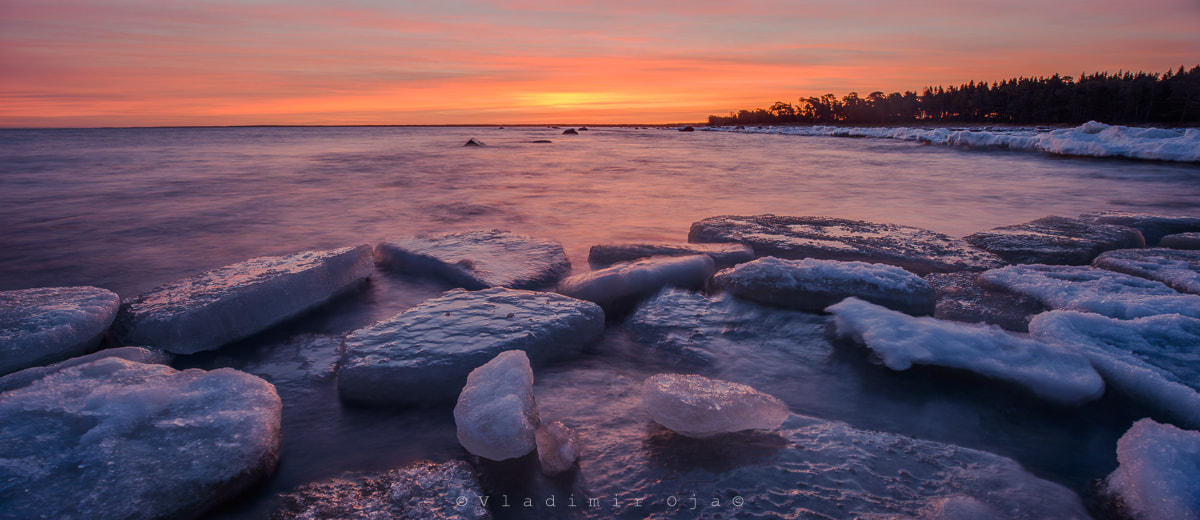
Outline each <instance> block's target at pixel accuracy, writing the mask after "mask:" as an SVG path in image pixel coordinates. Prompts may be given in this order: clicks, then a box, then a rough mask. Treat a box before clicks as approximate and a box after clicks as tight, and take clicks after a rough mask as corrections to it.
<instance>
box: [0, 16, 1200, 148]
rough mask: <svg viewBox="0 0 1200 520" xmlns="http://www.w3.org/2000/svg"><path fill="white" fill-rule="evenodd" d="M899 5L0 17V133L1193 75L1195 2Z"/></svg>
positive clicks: (627, 119) (485, 113)
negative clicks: (1126, 73)
mask: <svg viewBox="0 0 1200 520" xmlns="http://www.w3.org/2000/svg"><path fill="white" fill-rule="evenodd" d="M426 4H428V5H426ZM434 4H436V5H434ZM912 4H913V3H911V2H896V1H891V0H888V1H883V0H836V1H821V2H811V1H795V0H790V1H788V0H742V1H737V2H733V1H728V0H726V1H723V2H712V1H708V0H688V1H681V0H680V1H676V0H670V1H657V2H656V1H652V0H651V1H646V0H640V1H632V0H605V1H602V2H601V1H591V0H556V1H554V2H533V1H529V0H525V1H514V2H502V1H487V0H439V1H437V2H410V1H403V0H399V1H398V0H349V1H338V2H332V1H323V0H288V1H284V0H240V1H239V0H189V1H176V0H0V126H5V127H46V126H59V127H62V126H68V127H81V126H82V127H91V126H160V125H245V124H470V123H479V124H517V123H591V124H597V123H665V122H694V121H702V120H704V119H705V118H706V117H707V115H708V114H725V113H728V112H730V111H734V110H738V109H741V108H754V107H765V106H769V105H770V104H771V103H772V102H774V101H787V102H795V101H796V98H798V97H800V96H815V95H821V94H824V93H827V92H831V93H835V94H837V95H838V96H839V97H840V96H842V95H844V94H845V93H847V92H850V91H857V92H859V93H861V94H862V95H866V94H868V93H870V92H872V91H875V90H882V91H885V92H893V91H903V90H919V89H921V88H922V87H924V86H926V85H950V84H960V83H966V82H967V81H970V80H975V81H980V80H983V81H997V80H1000V79H1005V78H1009V77H1014V76H1021V75H1026V76H1037V75H1050V74H1054V73H1062V74H1065V75H1078V74H1080V73H1082V72H1098V71H1108V72H1116V71H1117V70H1144V71H1148V72H1163V71H1166V70H1167V69H1174V68H1177V67H1179V66H1180V65H1184V66H1187V67H1189V68H1190V67H1192V66H1195V65H1198V64H1200V0H1137V1H1133V0H1129V1H1119V2H1118V1H1112V0H1066V1H1057V0H1050V1H1047V0H1037V1H1030V0H1008V1H994V0H936V1H931V2H921V3H917V4H916V5H912Z"/></svg>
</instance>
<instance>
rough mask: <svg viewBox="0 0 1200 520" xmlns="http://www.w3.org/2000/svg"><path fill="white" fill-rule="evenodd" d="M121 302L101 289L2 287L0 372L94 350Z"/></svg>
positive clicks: (0, 297)
mask: <svg viewBox="0 0 1200 520" xmlns="http://www.w3.org/2000/svg"><path fill="white" fill-rule="evenodd" d="M120 304H121V300H120V298H119V297H117V295H116V293H113V292H112V291H109V290H106V289H101V288H99V287H44V288H37V289H21V290H17V291H0V376H2V375H4V374H8V373H10V372H16V371H18V370H21V369H25V368H29V367H35V366H41V365H46V364H49V363H53V362H55V361H61V360H64V359H69V358H72V357H75V356H79V355H82V354H86V353H87V352H89V351H91V350H93V349H95V348H96V347H97V346H98V345H100V340H102V339H103V338H104V335H105V334H106V333H107V332H108V328H109V326H110V325H112V322H113V319H114V318H115V317H116V315H117V309H118V308H119V306H120Z"/></svg>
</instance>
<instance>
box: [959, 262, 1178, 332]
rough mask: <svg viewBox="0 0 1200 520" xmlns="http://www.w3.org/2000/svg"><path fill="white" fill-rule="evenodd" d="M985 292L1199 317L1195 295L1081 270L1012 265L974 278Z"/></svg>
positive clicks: (1103, 310)
mask: <svg viewBox="0 0 1200 520" xmlns="http://www.w3.org/2000/svg"><path fill="white" fill-rule="evenodd" d="M979 282H980V283H981V284H982V285H983V286H984V287H987V288H991V289H998V290H1006V291H1011V292H1015V293H1018V294H1023V295H1026V296H1029V297H1031V298H1036V299H1037V300H1038V301H1040V302H1042V303H1043V304H1045V305H1046V306H1048V307H1050V308H1053V309H1063V310H1077V311H1085V312H1094V313H1097V314H1103V315H1105V316H1109V317H1113V318H1120V319H1131V318H1140V317H1143V316H1153V315H1155V314H1172V313H1178V314H1182V315H1184V316H1191V317H1194V318H1200V295H1195V294H1180V293H1179V292H1177V291H1175V290H1174V289H1172V288H1170V287H1167V286H1166V285H1163V284H1162V283H1160V282H1155V281H1153V280H1147V279H1145V278H1139V277H1137V276H1131V275H1127V274H1123V273H1117V272H1113V271H1109V270H1106V269H1096V268H1093V267H1087V266H1051V265H1014V266H1009V267H1004V268H1000V269H993V270H991V271H986V272H983V273H980V274H979Z"/></svg>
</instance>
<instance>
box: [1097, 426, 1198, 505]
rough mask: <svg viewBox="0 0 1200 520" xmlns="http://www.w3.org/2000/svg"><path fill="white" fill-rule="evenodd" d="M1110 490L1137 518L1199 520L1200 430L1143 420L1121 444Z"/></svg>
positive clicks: (1111, 478)
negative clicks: (1182, 428)
mask: <svg viewBox="0 0 1200 520" xmlns="http://www.w3.org/2000/svg"><path fill="white" fill-rule="evenodd" d="M1117 460H1118V461H1119V462H1120V464H1121V465H1120V466H1119V467H1117V470H1116V471H1114V472H1112V474H1111V475H1109V476H1108V478H1107V479H1106V480H1105V483H1104V484H1105V488H1106V491H1108V492H1109V493H1110V494H1112V495H1113V498H1115V499H1116V500H1118V501H1119V503H1120V504H1121V505H1122V506H1123V508H1124V509H1125V510H1126V511H1127V512H1128V513H1129V515H1130V516H1131V517H1132V518H1135V519H1137V520H1197V519H1200V432H1198V431H1193V430H1181V429H1179V428H1176V427H1174V426H1171V425H1169V424H1159V423H1156V422H1154V421H1153V420H1151V419H1142V420H1140V421H1138V422H1136V423H1134V424H1133V427H1131V428H1129V431H1128V432H1126V433H1125V435H1124V436H1122V437H1121V440H1120V441H1117Z"/></svg>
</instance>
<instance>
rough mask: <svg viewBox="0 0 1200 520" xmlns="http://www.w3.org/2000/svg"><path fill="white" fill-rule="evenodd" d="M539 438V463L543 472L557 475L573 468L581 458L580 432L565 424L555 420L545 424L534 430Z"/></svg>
mask: <svg viewBox="0 0 1200 520" xmlns="http://www.w3.org/2000/svg"><path fill="white" fill-rule="evenodd" d="M534 435H535V437H536V439H537V452H538V464H539V465H541V466H542V473H545V474H546V475H557V474H559V473H562V472H564V471H567V470H569V469H571V467H572V466H574V465H575V460H576V459H578V458H579V452H580V451H581V450H582V445H581V444H580V442H579V434H578V433H575V430H572V429H570V428H568V427H567V425H565V424H563V423H562V422H561V421H554V422H552V423H549V424H543V425H542V426H541V427H539V428H538V429H537V431H536V432H534Z"/></svg>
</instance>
